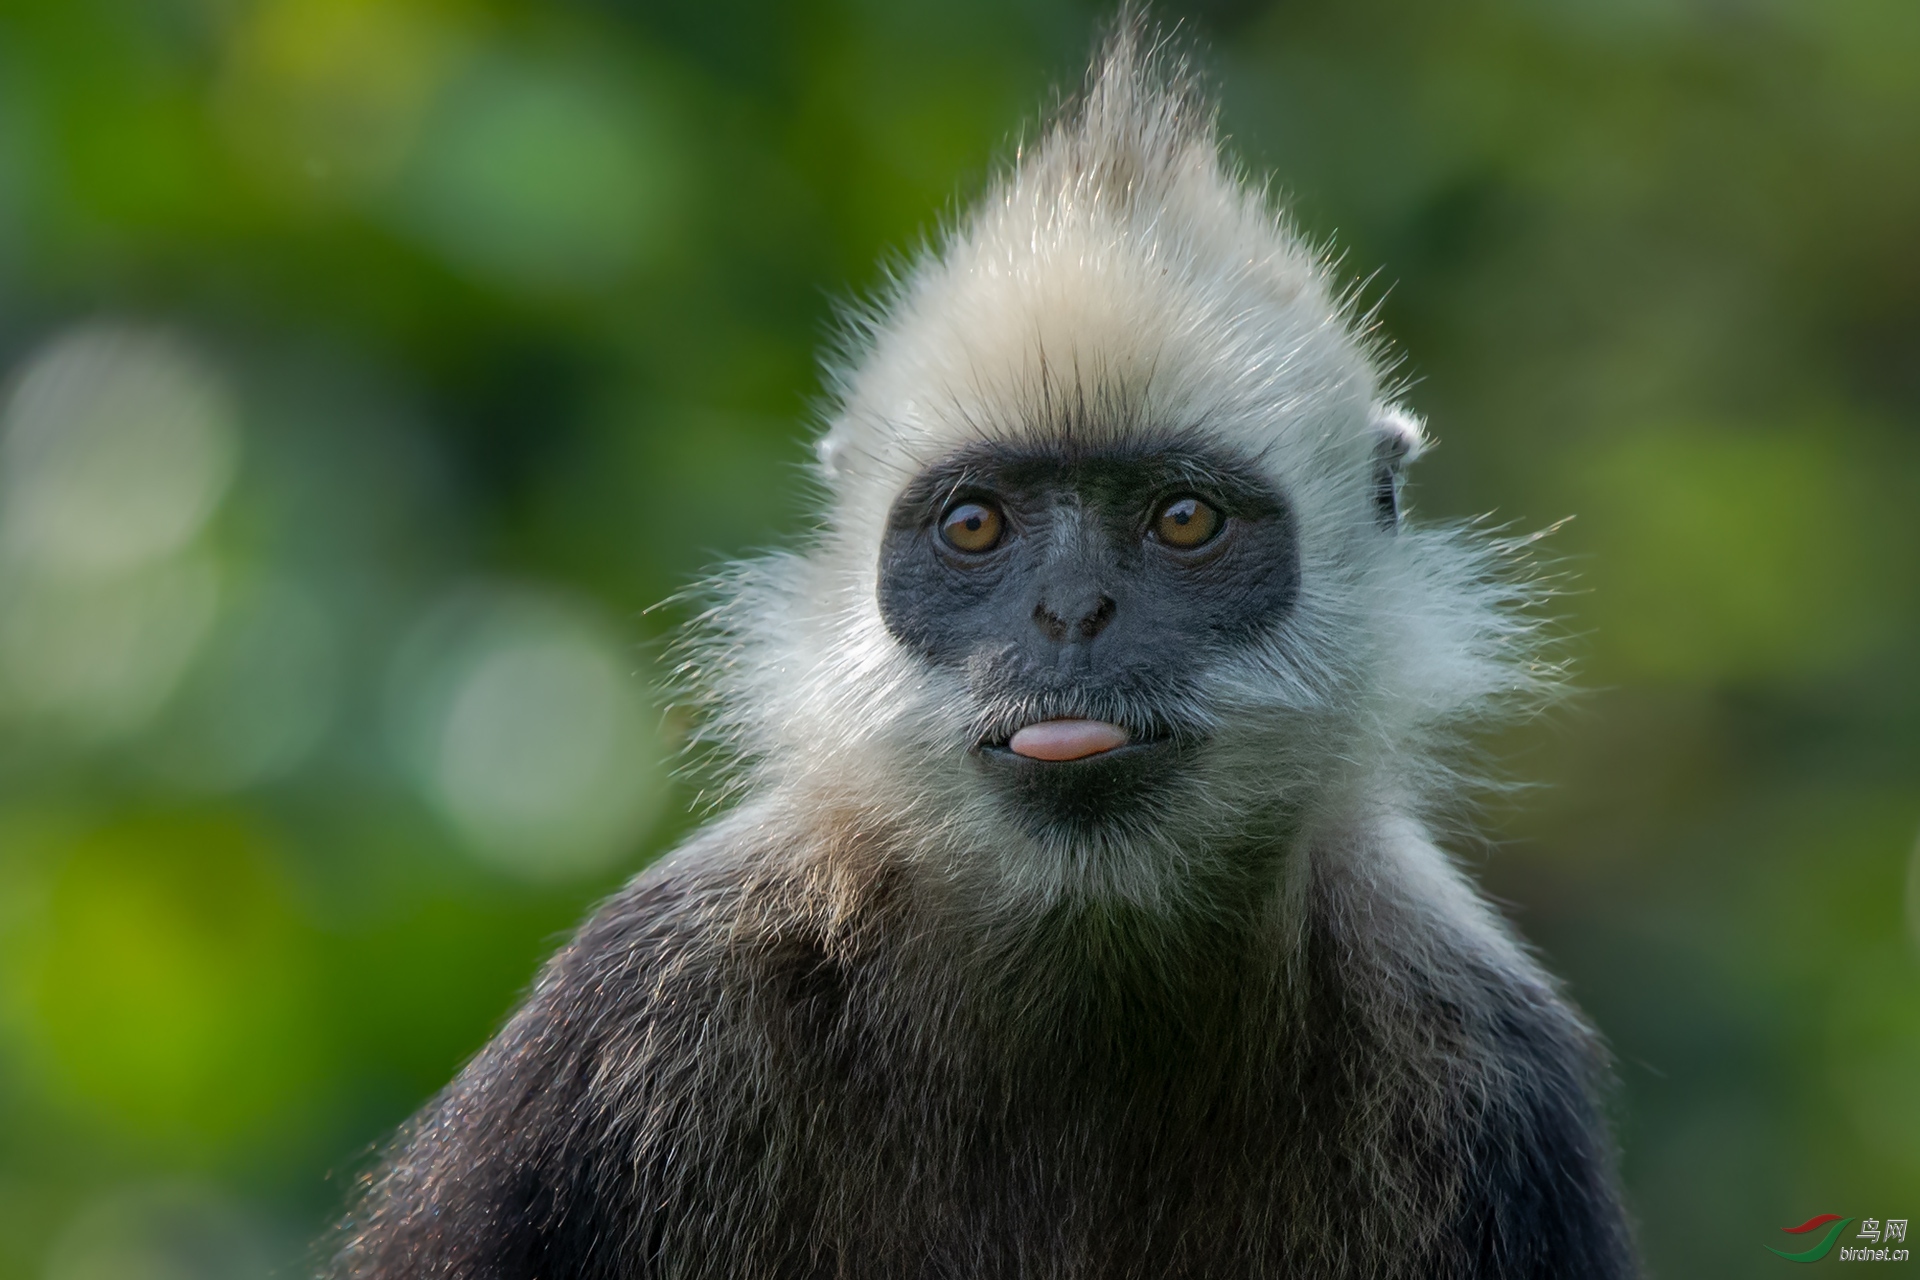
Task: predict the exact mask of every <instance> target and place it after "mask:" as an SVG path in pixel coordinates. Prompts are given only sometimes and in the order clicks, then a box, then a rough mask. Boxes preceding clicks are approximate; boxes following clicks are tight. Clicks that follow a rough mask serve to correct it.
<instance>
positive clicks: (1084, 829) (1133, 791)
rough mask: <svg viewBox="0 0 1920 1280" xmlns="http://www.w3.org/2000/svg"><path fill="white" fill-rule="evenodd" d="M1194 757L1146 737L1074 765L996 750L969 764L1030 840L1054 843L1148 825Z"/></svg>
mask: <svg viewBox="0 0 1920 1280" xmlns="http://www.w3.org/2000/svg"><path fill="white" fill-rule="evenodd" d="M1191 751H1192V747H1191V746H1190V745H1189V744H1185V743H1179V742H1176V741H1174V740H1173V739H1171V738H1150V739H1147V740H1145V741H1136V742H1129V743H1127V744H1125V745H1124V746H1118V747H1114V748H1112V749H1110V750H1107V751H1102V752H1100V753H1099V754H1098V755H1090V756H1082V757H1081V758H1079V759H1078V760H1035V759H1033V758H1031V757H1028V756H1023V755H1017V754H1015V753H1014V752H1013V751H1012V750H1010V749H1008V748H1007V747H1005V746H1002V745H998V744H990V745H986V746H982V747H979V748H978V749H976V750H975V751H974V753H973V758H974V760H975V761H976V762H977V764H978V767H979V769H980V770H981V771H982V772H983V773H984V774H985V775H986V777H987V779H988V780H989V782H990V783H991V785H992V786H993V787H994V789H995V790H996V791H998V792H999V793H1000V794H1001V796H1002V797H1003V798H1004V799H1005V800H1006V802H1007V807H1008V808H1009V810H1011V812H1012V813H1013V815H1014V816H1015V818H1016V820H1017V821H1019V823H1020V824H1021V825H1022V826H1023V827H1026V828H1027V830H1028V832H1029V833H1030V834H1032V835H1034V836H1039V837H1047V836H1052V837H1057V836H1061V835H1067V836H1072V835H1075V834H1094V833H1097V832H1099V831H1101V830H1105V829H1110V828H1113V827H1133V826H1137V825H1139V824H1140V823H1141V822H1142V821H1150V820H1151V818H1152V817H1153V815H1154V813H1155V812H1156V811H1157V810H1159V809H1160V808H1161V807H1162V806H1163V804H1164V802H1165V800H1166V799H1167V797H1168V796H1169V795H1170V794H1171V792H1172V790H1173V787H1174V785H1175V783H1176V781H1177V780H1178V778H1179V776H1180V774H1181V773H1182V772H1183V771H1184V768H1183V767H1184V766H1185V765H1186V764H1187V763H1188V760H1187V757H1188V755H1189V754H1190V753H1191Z"/></svg>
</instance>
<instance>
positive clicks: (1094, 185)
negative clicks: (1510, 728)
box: [690, 26, 1543, 902]
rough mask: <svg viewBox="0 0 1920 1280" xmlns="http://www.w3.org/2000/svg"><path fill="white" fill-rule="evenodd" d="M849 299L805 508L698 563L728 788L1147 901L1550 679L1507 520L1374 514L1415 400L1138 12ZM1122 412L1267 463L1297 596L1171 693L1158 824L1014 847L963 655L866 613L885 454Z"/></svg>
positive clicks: (882, 507)
mask: <svg viewBox="0 0 1920 1280" xmlns="http://www.w3.org/2000/svg"><path fill="white" fill-rule="evenodd" d="M858 327H859V328H860V330H861V332H860V334H859V335H857V336H858V338H859V348H860V349H859V350H858V351H857V352H856V353H855V354H854V356H853V357H852V358H851V359H850V361H849V363H848V364H847V366H846V367H845V368H843V369H841V370H839V371H838V372H837V374H836V378H835V388H836V393H837V409H836V411H835V412H834V413H833V415H832V417H831V421H830V424H829V427H828V430H827V431H826V433H825V435H824V437H823V439H822V440H821V441H820V446H819V458H820V474H821V477H822V479H823V481H824V483H825V487H826V490H827V492H828V494H829V496H830V506H829V509H828V512H827V519H826V522H825V525H824V528H823V529H822V531H821V532H820V533H819V534H818V535H817V537H816V539H815V540H814V541H813V543H812V544H811V545H810V546H809V547H807V548H806V549H805V550H803V551H801V552H798V553H787V554H782V555H778V556H775V557H771V558H769V559H766V560H762V561H759V562H756V563H753V564H748V565H745V566H741V567H739V568H738V569H737V570H735V571H734V572H733V573H731V574H730V575H728V576H727V577H726V578H725V579H723V580H722V583H721V588H722V592H723V603H722V604H721V605H720V606H719V607H718V608H717V609H716V610H715V611H714V613H713V614H712V615H710V618H709V620H708V621H709V626H708V628H707V630H706V632H705V637H706V638H705V640H704V641H703V642H698V643H697V644H696V647H695V650H694V657H693V660H692V662H691V664H690V665H691V666H692V667H693V669H694V674H695V677H696V679H697V680H698V681H700V682H701V683H702V684H703V686H704V688H705V690H706V693H707V697H708V698H709V709H710V721H709V722H710V726H711V728H710V734H711V736H712V737H713V738H714V739H717V740H718V741H719V743H720V744H721V745H722V746H723V747H724V748H725V749H727V750H728V751H730V752H731V753H732V754H733V755H734V756H735V757H736V758H738V759H739V760H741V761H743V762H744V763H745V766H746V767H745V769H744V771H743V773H742V775H741V777H742V782H741V785H743V786H745V787H747V788H748V789H750V790H754V791H758V792H760V793H762V794H763V795H765V796H767V797H777V796H783V795H784V796H786V797H788V798H789V799H790V800H791V801H792V802H793V803H796V804H801V805H804V806H807V807H810V808H813V809H816V810H817V809H818V808H819V806H821V805H831V806H843V807H844V808H845V809H846V810H847V811H850V812H856V813H857V812H863V811H875V812H877V813H878V815H879V816H881V817H883V818H885V819H888V820H892V821H894V822H896V823H897V824H898V825H904V826H908V827H911V828H912V829H914V830H917V831H919V832H921V833H923V834H924V835H926V837H927V838H926V839H925V840H923V841H922V847H923V848H924V849H925V850H927V854H926V856H927V857H928V858H929V859H931V860H932V861H933V862H935V863H937V864H940V865H942V866H943V867H945V868H946V869H948V870H952V871H954V872H955V873H956V874H959V873H960V872H961V870H962V869H963V868H965V867H969V866H972V867H975V868H976V869H977V867H978V866H979V865H980V864H981V863H983V862H984V863H986V864H988V865H990V866H992V867H993V868H995V871H994V874H996V875H999V876H1001V877H1002V879H1003V880H1004V881H1005V883H1006V886H1007V891H1008V892H1036V891H1037V892H1040V893H1042V894H1043V895H1057V894H1059V893H1063V892H1105V893H1115V894H1119V895H1122V896H1125V897H1129V898H1134V899H1139V900H1142V901H1147V902H1155V901H1163V900H1164V898H1165V895H1166V894H1167V893H1169V892H1172V891H1173V890H1172V888H1171V886H1172V885H1174V884H1175V883H1176V882H1178V881H1180V880H1181V879H1182V874H1181V873H1182V870H1183V868H1184V869H1190V864H1191V862H1192V861H1193V860H1195V859H1204V858H1205V857H1206V856H1207V853H1206V850H1207V848H1208V847H1209V842H1212V843H1214V844H1217V843H1219V842H1221V841H1223V840H1226V839H1229V838H1231V837H1232V836H1234V835H1235V834H1237V833H1238V831H1237V829H1238V827H1240V826H1242V825H1244V824H1245V822H1246V821H1247V820H1248V819H1247V815H1249V814H1262V815H1264V814H1271V813H1272V812H1274V811H1276V810H1281V809H1283V810H1285V811H1286V812H1288V813H1290V814H1292V815H1294V820H1295V821H1296V822H1297V823H1304V824H1307V825H1308V826H1312V825H1313V824H1315V823H1319V824H1322V825H1326V824H1336V825H1337V824H1342V823H1352V822H1354V821H1369V822H1371V821H1375V820H1376V819H1378V820H1379V821H1381V822H1385V823H1388V824H1389V825H1390V824H1391V823H1392V822H1395V821H1402V820H1404V819H1406V817H1407V816H1408V815H1413V816H1414V817H1415V818H1417V817H1418V815H1420V814H1421V813H1422V812H1423V810H1424V808H1425V807H1426V806H1427V805H1428V804H1429V803H1430V801H1431V800H1432V798H1433V797H1436V796H1439V795H1441V794H1444V793H1448V792H1451V791H1453V790H1457V783H1458V779H1457V778H1456V777H1455V776H1454V775H1453V773H1452V772H1451V770H1450V768H1449V767H1448V766H1447V765H1445V764H1444V763H1442V762H1443V761H1445V760H1446V759H1448V758H1449V757H1448V755H1447V753H1446V750H1445V749H1446V748H1449V747H1450V746H1451V745H1452V744H1453V742H1454V741H1455V739H1456V737H1457V735H1458V733H1459V731H1460V729H1461V728H1462V727H1463V726H1464V725H1466V724H1469V723H1471V722H1473V721H1475V720H1477V719H1479V718H1481V717H1483V716H1484V715H1486V714H1487V713H1488V712H1489V711H1490V710H1492V709H1494V708H1496V707H1498V706H1501V705H1503V704H1505V703H1508V702H1510V701H1511V695H1513V694H1516V693H1523V694H1524V693H1535V692H1538V691H1539V689H1540V688H1541V687H1542V685H1543V678H1542V677H1541V676H1540V674H1539V672H1538V670H1537V669H1536V668H1534V667H1532V666H1530V665H1529V663H1528V649H1529V644H1528V637H1529V629H1530V628H1529V624H1528V622H1527V621H1526V619H1525V617H1524V615H1523V614H1522V613H1520V612H1518V611H1516V610H1515V609H1514V608H1513V607H1512V605H1513V603H1514V601H1513V596H1514V595H1515V589H1514V588H1513V587H1511V586H1509V585H1506V583H1505V578H1506V576H1507V575H1506V573H1505V571H1504V569H1503V567H1502V564H1501V560H1502V550H1501V548H1500V546H1499V545H1498V544H1496V543H1494V542H1493V541H1491V540H1489V539H1487V538H1485V537H1483V536H1481V535H1479V534H1477V533H1475V532H1473V531H1471V530H1460V529H1430V528H1421V527H1418V526H1415V525H1411V524H1408V525H1404V526H1403V527H1401V528H1399V529H1398V530H1397V531H1394V530H1392V529H1389V528H1385V527H1383V524H1382V519H1381V513H1380V509H1379V507H1378V505H1377V503H1378V492H1379V489H1378V484H1379V479H1380V476H1381V469H1382V468H1383V467H1384V468H1386V470H1387V473H1388V474H1389V475H1390V476H1391V477H1392V478H1393V479H1394V480H1395V481H1397V474H1398V469H1399V468H1400V467H1401V466H1402V465H1404V463H1405V462H1407V461H1410V460H1412V459H1413V458H1414V457H1417V456H1418V454H1419V453H1420V452H1421V450H1422V449H1423V448H1424V444H1425V440H1424V434H1423V432H1422V429H1421V425H1420V422H1419V420H1418V419H1417V418H1416V417H1414V416H1413V415H1412V414H1411V413H1409V412H1408V411H1406V410H1405V409H1403V408H1401V407H1399V406H1396V405H1394V404H1391V403H1388V402H1387V401H1386V399H1385V398H1384V397H1383V389H1382V382H1383V377H1382V373H1381V370H1380V369H1379V367H1378V365H1377V360H1376V352H1375V351H1374V350H1373V348H1372V346H1371V345H1370V344H1369V342H1368V341H1367V340H1366V338H1365V336H1364V334H1363V333H1362V332H1361V331H1360V329H1359V325H1358V322H1357V321H1356V318H1355V316H1354V315H1353V313H1352V308H1351V307H1350V306H1348V305H1347V304H1346V302H1345V301H1343V299H1342V297H1341V295H1340V293H1339V291H1338V290H1337V289H1336V287H1335V284H1334V282H1333V280H1332V279H1331V277H1330V271H1329V268H1328V266H1327V264H1326V263H1325V261H1324V260H1323V259H1321V258H1320V257H1319V256H1317V255H1316V254H1315V253H1314V252H1313V251H1312V250H1311V249H1310V248H1309V247H1308V246H1307V245H1306V244H1305V243H1304V242H1303V241H1302V240H1301V238H1300V237H1299V236H1298V235H1297V234H1296V233H1294V232H1293V231H1292V230H1291V229H1290V228H1289V227H1288V226H1287V224H1286V223H1285V222H1284V221H1283V220H1282V219H1281V218H1280V217H1279V216H1278V215H1277V214H1276V212H1275V211H1274V209H1273V208H1272V207H1271V205H1270V204H1269V203H1268V201H1267V199H1266V198H1265V196H1264V195H1263V194H1262V193H1261V192H1260V191H1259V190H1257V189H1255V188H1253V187H1251V186H1249V185H1248V184H1247V183H1246V182H1244V181H1242V180H1241V179H1240V178H1239V177H1238V176H1237V175H1236V174H1235V173H1234V172H1232V171H1231V170H1230V169H1229V167H1228V166H1227V165H1226V164H1225V163H1224V162H1223V160H1222V157H1221V154H1220V150H1219V145H1218V142H1217V139H1216V136H1215V131H1214V125H1213V119H1212V114H1211V111H1210V109H1209V108H1208V107H1207V106H1206V104H1205V103H1204V101H1203V99H1202V98H1201V97H1200V96H1199V95H1198V94H1197V93H1196V92H1195V91H1194V89H1193V88H1192V86H1191V84H1190V82H1189V80H1188V78H1187V77H1186V75H1185V73H1184V71H1183V70H1182V68H1181V67H1180V66H1179V65H1178V64H1177V63H1171V62H1169V61H1168V60H1167V59H1165V58H1164V57H1161V56H1157V55H1156V54H1155V53H1154V52H1153V51H1152V50H1150V49H1148V48H1146V47H1145V45H1144V42H1143V39H1142V37H1141V35H1140V33H1139V32H1138V30H1137V29H1136V28H1134V27H1132V26H1125V27H1123V28H1122V29H1121V30H1120V31H1119V33H1118V34H1117V35H1116V36H1115V37H1114V38H1113V39H1112V40H1111V41H1110V43H1109V44H1108V46H1107V48H1106V51H1105V53H1104V54H1103V56H1102V58H1101V60H1100V62H1099V63H1098V64H1097V66H1096V69H1095V74H1094V76H1093V78H1092V81H1091V83H1090V86H1089V88H1088V90H1087V91H1086V93H1085V95H1084V96H1083V98H1082V99H1081V100H1080V102H1079V103H1078V104H1077V106H1076V107H1075V108H1073V109H1071V110H1070V111H1069V112H1068V113H1066V114H1065V115H1064V116H1063V117H1062V118H1061V119H1060V120H1059V122H1057V123H1056V124H1055V125H1053V126H1052V127H1051V128H1050V129H1048V130H1047V131H1046V132H1045V134H1044V136H1042V137H1041V139H1040V140H1039V142H1038V144H1037V145H1036V146H1034V147H1032V148H1031V149H1029V150H1028V151H1026V152H1025V153H1024V154H1023V155H1021V157H1020V158H1019V160H1018V162H1017V164H1016V165H1015V166H1014V167H1013V169H1012V171H1011V172H1010V173H1008V174H1007V175H1006V176H1005V177H1004V178H1003V179H1002V180H1001V181H1000V182H999V183H998V184H997V185H996V186H995V187H994V188H993V189H992V190H991V192H990V193H989V194H988V195H987V196H986V197H985V199H984V200H983V201H982V202H981V203H980V204H979V206H978V207H977V208H976V209H975V210H974V211H973V212H972V214H971V215H970V216H968V217H967V218H965V219H964V220H963V221H962V222H960V223H959V225H958V226H956V227H955V228H954V229H953V230H952V231H951V233H950V234H949V235H948V236H947V237H946V239H945V241H944V243H942V244H941V245H940V246H938V247H937V248H936V249H934V250H932V251H930V252H928V253H927V254H925V255H924V256H923V257H922V258H921V260H919V261H918V262H917V263H916V264H915V265H914V266H913V267H912V269H911V270H910V271H909V272H907V273H906V274H905V276H904V278H903V279H902V280H900V281H899V282H898V284H897V285H896V287H895V288H894V290H893V291H892V293H891V296H890V297H888V298H887V299H885V300H884V302H883V304H882V305H880V306H877V307H875V308H874V309H872V310H871V311H870V312H868V313H867V314H866V315H865V316H864V317H863V318H862V319H861V320H860V321H859V322H858ZM1131 436H1141V437H1151V438H1164V437H1169V436H1172V437H1181V438H1186V439H1197V440H1201V441H1204V442H1207V443H1209V444H1212V445H1214V446H1216V447H1218V448H1221V449H1224V450H1227V451H1230V452H1231V453H1233V454H1236V455H1238V456H1240V457H1242V458H1244V459H1246V460H1248V461H1250V462H1253V463H1255V464H1257V465H1258V466H1259V467H1260V468H1261V469H1263V470H1264V472H1265V473H1266V474H1267V475H1268V476H1269V477H1270V478H1271V480H1272V482H1273V484H1274V485H1275V487H1276V488H1277V489H1278V490H1279V491H1280V492H1281V493H1282V494H1284V495H1285V496H1286V499H1287V501H1288V503H1289V504H1290V505H1291V507H1292V510H1293V514H1294V518H1295V523H1296V528H1297V533H1298V536H1299V540H1300V556H1301V565H1300V568H1301V589H1300V595H1299V598H1298V600H1297V602H1296V603H1295V605H1294V607H1293V609H1292V610H1291V612H1290V613H1289V615H1288V617H1287V619H1286V621H1285V622H1284V623H1283V624H1282V625H1280V626H1279V627H1278V628H1276V630H1275V633H1274V634H1273V635H1272V636H1271V637H1269V638H1268V640H1267V641H1266V642H1265V643H1263V644H1260V645H1256V646H1253V647H1251V648H1250V649H1248V650H1247V651H1245V652H1243V653H1241V654H1240V655H1239V656H1237V657H1236V658H1234V659H1232V660H1229V661H1225V662H1222V663H1220V664H1219V665H1218V666H1217V667H1216V668H1215V669H1213V670H1211V671H1209V672H1207V673H1206V677H1207V678H1206V680H1205V681H1204V685H1205V688H1206V689H1207V690H1208V693H1207V695H1206V697H1205V698H1204V700H1203V703H1202V704H1201V705H1196V706H1193V707H1190V708H1188V710H1189V712H1190V713H1191V714H1192V715H1193V716H1194V717H1195V718H1197V719H1198V720H1200V721H1201V722H1202V723H1205V724H1207V725H1208V726H1209V727H1210V729H1211V730H1212V738H1211V743H1210V746H1209V747H1208V750H1207V754H1206V757H1205V759H1204V761H1203V762H1202V765H1201V767H1200V768H1199V769H1198V770H1197V774H1198V777H1197V780H1196V783H1195V785H1194V786H1193V787H1191V788H1189V789H1188V792H1189V793H1188V794H1187V795H1186V798H1185V800H1184V801H1183V802H1182V806H1181V808H1180V812H1179V814H1178V818H1179V821H1178V822H1177V823H1173V824H1168V825H1169V827H1177V828H1178V831H1177V832H1175V831H1172V830H1158V831H1128V832H1118V833H1115V834H1114V835H1113V836H1112V837H1111V838H1110V839H1108V840H1104V841H1101V842H1098V847H1060V848H1053V847H1046V848H1036V847H1034V842H1033V841H1032V840H1030V839H1029V838H1028V837H1025V836H1022V835H1020V834H1019V833H1017V832H1016V831H1015V830H1013V828H1012V827H1011V826H1010V824H1008V823H1006V822H1004V821H1002V820H1000V819H999V817H998V816H997V810H996V809H995V806H994V803H993V798H992V797H991V796H989V795H987V794H986V793H985V792H984V789H982V788H980V787H979V786H978V785H977V783H975V782H974V781H973V780H972V779H971V772H970V771H969V770H967V769H965V768H963V767H962V766H963V764H964V756H965V752H966V750H967V748H968V746H969V745H970V743H969V741H968V739H967V726H968V723H969V715H970V707H969V693H968V690H967V687H966V683H965V680H964V677H963V676H961V675H959V674H956V673H953V672H951V671H942V670H938V669H935V668H933V667H931V666H930V665H928V664H926V663H925V662H923V661H921V660H920V659H918V658H917V657H915V656H914V655H912V654H910V653H907V652H906V651H904V650H903V649H902V648H901V646H899V645H898V644H897V643H896V642H895V641H894V639H893V638H892V636H891V635H890V634H889V633H888V631H887V629H886V627H885V625H884V624H883V622H882V620H881V617H880V613H879V607H878V602H877V599H876V585H877V583H876V579H877V566H878V559H879V550H880V544H881V537H882V533H883V530H884V527H885V523H886V520H887V516H888V511H889V508H890V507H891V506H892V505H893V503H894V501H895V500H896V498H897V497H898V496H899V494H900V493H901V491H902V490H903V489H904V487H905V486H906V485H907V483H908V481H909V480H910V479H911V478H912V477H913V476H914V475H915V474H916V473H917V472H918V471H920V470H921V469H922V468H924V467H926V466H928V465H929V464H932V463H934V462H936V461H939V460H940V459H942V458H943V457H945V456H947V455H948V454H950V453H951V452H952V451H954V450H956V449H958V448H960V447H962V446H966V445H969V444H972V443H975V442H980V441H1029V442H1046V441H1049V440H1061V439H1065V438H1072V439H1075V440H1078V441H1092V442H1098V441H1102V440H1121V439H1125V438H1128V437H1131ZM1356 815H1360V816H1358V817H1356ZM1435 856H1437V855H1435Z"/></svg>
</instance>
